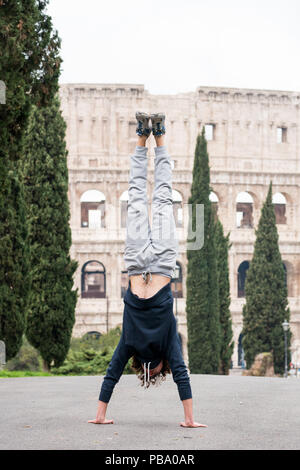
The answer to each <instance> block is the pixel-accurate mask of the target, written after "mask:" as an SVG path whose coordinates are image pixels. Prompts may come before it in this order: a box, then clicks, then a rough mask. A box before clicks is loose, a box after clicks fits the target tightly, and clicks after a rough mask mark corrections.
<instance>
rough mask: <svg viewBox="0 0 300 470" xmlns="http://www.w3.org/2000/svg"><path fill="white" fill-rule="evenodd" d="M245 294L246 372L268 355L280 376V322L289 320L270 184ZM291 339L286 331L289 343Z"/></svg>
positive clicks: (244, 343)
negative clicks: (259, 358) (271, 356)
mask: <svg viewBox="0 0 300 470" xmlns="http://www.w3.org/2000/svg"><path fill="white" fill-rule="evenodd" d="M245 293H246V304H245V305H244V308H243V331H242V333H243V341H242V344H243V348H244V351H245V359H246V363H247V369H249V368H250V367H251V365H252V364H253V362H254V359H255V356H256V355H257V354H259V353H263V352H271V353H272V354H273V360H274V370H275V373H278V374H280V373H283V371H284V357H285V355H284V354H285V353H284V334H283V329H282V322H283V321H284V320H285V319H287V320H289V317H290V312H289V307H288V299H287V295H288V294H287V286H286V277H285V272H284V267H283V263H282V259H281V254H280V251H279V245H278V233H277V227H276V218H275V212H274V206H273V204H272V183H270V186H269V190H268V195H267V198H266V201H265V203H264V205H263V207H262V211H261V217H260V220H259V224H258V229H257V230H256V241H255V245H254V254H253V259H252V261H251V263H250V267H249V269H248V272H247V278H246V283H245ZM290 337H291V334H290V332H288V344H289V343H290Z"/></svg>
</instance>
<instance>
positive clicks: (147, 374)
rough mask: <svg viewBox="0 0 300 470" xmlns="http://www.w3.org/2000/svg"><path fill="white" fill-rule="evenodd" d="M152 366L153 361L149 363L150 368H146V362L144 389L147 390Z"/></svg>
mask: <svg viewBox="0 0 300 470" xmlns="http://www.w3.org/2000/svg"><path fill="white" fill-rule="evenodd" d="M150 364H151V361H150V362H148V367H146V362H144V388H147V383H148V382H149V381H150ZM147 376H148V377H147Z"/></svg>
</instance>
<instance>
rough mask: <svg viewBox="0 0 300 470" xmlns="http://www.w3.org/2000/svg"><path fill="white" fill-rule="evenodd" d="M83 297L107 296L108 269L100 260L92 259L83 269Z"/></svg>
mask: <svg viewBox="0 0 300 470" xmlns="http://www.w3.org/2000/svg"><path fill="white" fill-rule="evenodd" d="M81 297H82V298H88V299H91V298H93V299H97V298H104V297H106V270H105V267H104V265H103V264H102V263H101V262H100V261H96V260H90V261H87V262H86V263H84V265H83V266H82V269H81Z"/></svg>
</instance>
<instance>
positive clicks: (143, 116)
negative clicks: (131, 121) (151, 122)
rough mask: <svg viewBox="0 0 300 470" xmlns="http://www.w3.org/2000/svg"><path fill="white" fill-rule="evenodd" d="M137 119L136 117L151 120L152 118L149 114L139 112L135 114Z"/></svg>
mask: <svg viewBox="0 0 300 470" xmlns="http://www.w3.org/2000/svg"><path fill="white" fill-rule="evenodd" d="M135 117H136V118H137V119H149V117H150V116H149V114H147V113H141V112H140V111H137V112H136V113H135Z"/></svg>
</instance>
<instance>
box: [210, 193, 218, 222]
mask: <svg viewBox="0 0 300 470" xmlns="http://www.w3.org/2000/svg"><path fill="white" fill-rule="evenodd" d="M209 200H210V202H211V205H212V207H213V210H214V211H215V217H216V218H217V214H218V209H219V196H218V194H217V193H216V192H215V191H211V192H210V194H209Z"/></svg>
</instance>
